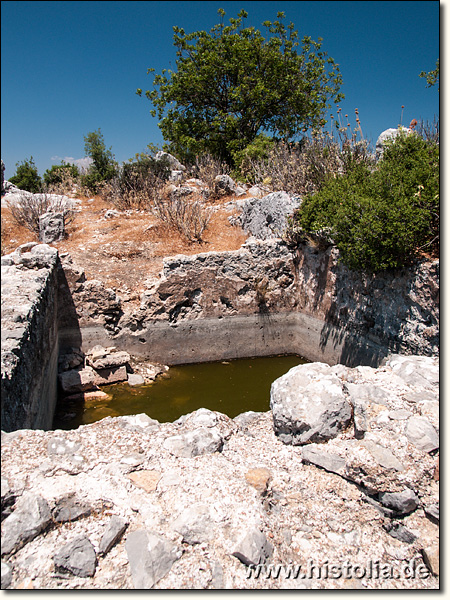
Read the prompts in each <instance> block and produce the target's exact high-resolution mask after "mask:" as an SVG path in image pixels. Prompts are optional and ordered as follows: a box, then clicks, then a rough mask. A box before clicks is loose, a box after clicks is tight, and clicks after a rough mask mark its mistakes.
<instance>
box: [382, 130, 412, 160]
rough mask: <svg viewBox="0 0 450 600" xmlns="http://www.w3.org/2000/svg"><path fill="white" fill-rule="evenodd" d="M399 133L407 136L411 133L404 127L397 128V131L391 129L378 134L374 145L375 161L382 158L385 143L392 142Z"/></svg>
mask: <svg viewBox="0 0 450 600" xmlns="http://www.w3.org/2000/svg"><path fill="white" fill-rule="evenodd" d="M400 132H402V133H404V134H405V135H407V134H409V133H411V130H410V129H407V128H406V127H401V126H399V127H398V128H397V129H394V128H392V127H391V128H390V129H385V130H384V131H383V132H382V133H380V135H379V136H378V139H377V143H376V145H375V155H376V157H377V159H380V158H381V157H382V156H383V152H384V147H385V145H386V142H388V141H394V140H395V138H396V137H397V136H398V135H399V134H400Z"/></svg>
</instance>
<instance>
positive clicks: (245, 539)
mask: <svg viewBox="0 0 450 600" xmlns="http://www.w3.org/2000/svg"><path fill="white" fill-rule="evenodd" d="M231 554H232V556H235V557H236V558H238V559H239V560H240V561H241V562H242V563H244V565H247V566H249V565H259V564H263V563H264V562H266V560H267V559H268V558H269V557H270V556H271V555H272V546H271V544H270V543H269V542H268V540H267V538H266V536H265V535H264V533H262V532H261V531H260V530H259V529H258V528H257V527H253V528H251V529H247V530H246V531H245V533H244V535H243V536H242V537H241V539H240V540H239V542H238V543H237V544H236V546H235V548H234V550H233V552H232V553H231Z"/></svg>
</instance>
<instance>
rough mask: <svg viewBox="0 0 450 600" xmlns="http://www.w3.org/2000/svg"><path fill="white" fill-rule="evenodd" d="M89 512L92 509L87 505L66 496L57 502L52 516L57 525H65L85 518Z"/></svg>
mask: <svg viewBox="0 0 450 600" xmlns="http://www.w3.org/2000/svg"><path fill="white" fill-rule="evenodd" d="M91 512H92V507H91V506H90V505H89V504H87V503H85V502H79V501H77V500H76V498H75V497H74V496H68V497H67V496H66V497H63V498H60V500H58V502H57V503H56V506H55V508H54V509H53V511H52V516H53V519H54V520H55V521H56V522H57V523H66V522H68V521H76V520H77V519H80V518H81V517H87V516H88V515H90V514H91Z"/></svg>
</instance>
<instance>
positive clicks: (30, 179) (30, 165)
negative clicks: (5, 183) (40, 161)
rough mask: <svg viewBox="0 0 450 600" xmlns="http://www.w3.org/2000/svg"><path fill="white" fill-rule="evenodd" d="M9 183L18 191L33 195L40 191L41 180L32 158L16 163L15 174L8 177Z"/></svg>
mask: <svg viewBox="0 0 450 600" xmlns="http://www.w3.org/2000/svg"><path fill="white" fill-rule="evenodd" d="M9 181H10V182H11V183H13V184H14V185H16V186H17V187H18V188H19V189H21V190H25V191H26V192H32V193H33V194H36V193H37V192H39V191H40V190H41V187H42V180H41V178H40V176H39V173H38V170H37V167H36V165H35V164H34V160H33V157H32V156H31V157H30V158H26V159H25V160H23V161H22V162H21V163H20V162H18V163H16V174H15V175H13V176H12V177H10V179H9Z"/></svg>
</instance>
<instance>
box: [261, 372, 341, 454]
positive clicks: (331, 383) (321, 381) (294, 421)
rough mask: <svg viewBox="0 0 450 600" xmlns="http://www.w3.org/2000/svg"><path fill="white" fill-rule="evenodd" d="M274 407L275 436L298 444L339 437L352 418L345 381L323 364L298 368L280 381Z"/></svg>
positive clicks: (275, 388) (274, 392)
mask: <svg viewBox="0 0 450 600" xmlns="http://www.w3.org/2000/svg"><path fill="white" fill-rule="evenodd" d="M270 408H271V409H272V414H273V426H274V430H275V433H276V434H277V435H278V436H279V437H280V439H281V440H282V441H284V442H285V443H292V444H294V445H299V444H306V443H310V442H323V441H326V440H328V439H331V438H333V437H336V436H337V435H338V433H339V432H340V431H342V430H343V429H345V428H346V427H347V426H348V424H349V423H350V420H351V416H352V411H351V406H350V404H349V403H348V401H347V399H346V397H345V395H344V391H343V387H342V383H341V381H340V380H339V379H338V377H336V376H335V375H333V374H332V372H331V370H330V367H329V366H328V365H325V364H323V363H312V364H306V365H300V366H298V367H294V368H293V369H291V370H290V371H289V372H288V373H286V375H283V376H282V377H280V378H279V379H277V380H276V381H275V382H274V383H273V384H272V387H271V392H270Z"/></svg>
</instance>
